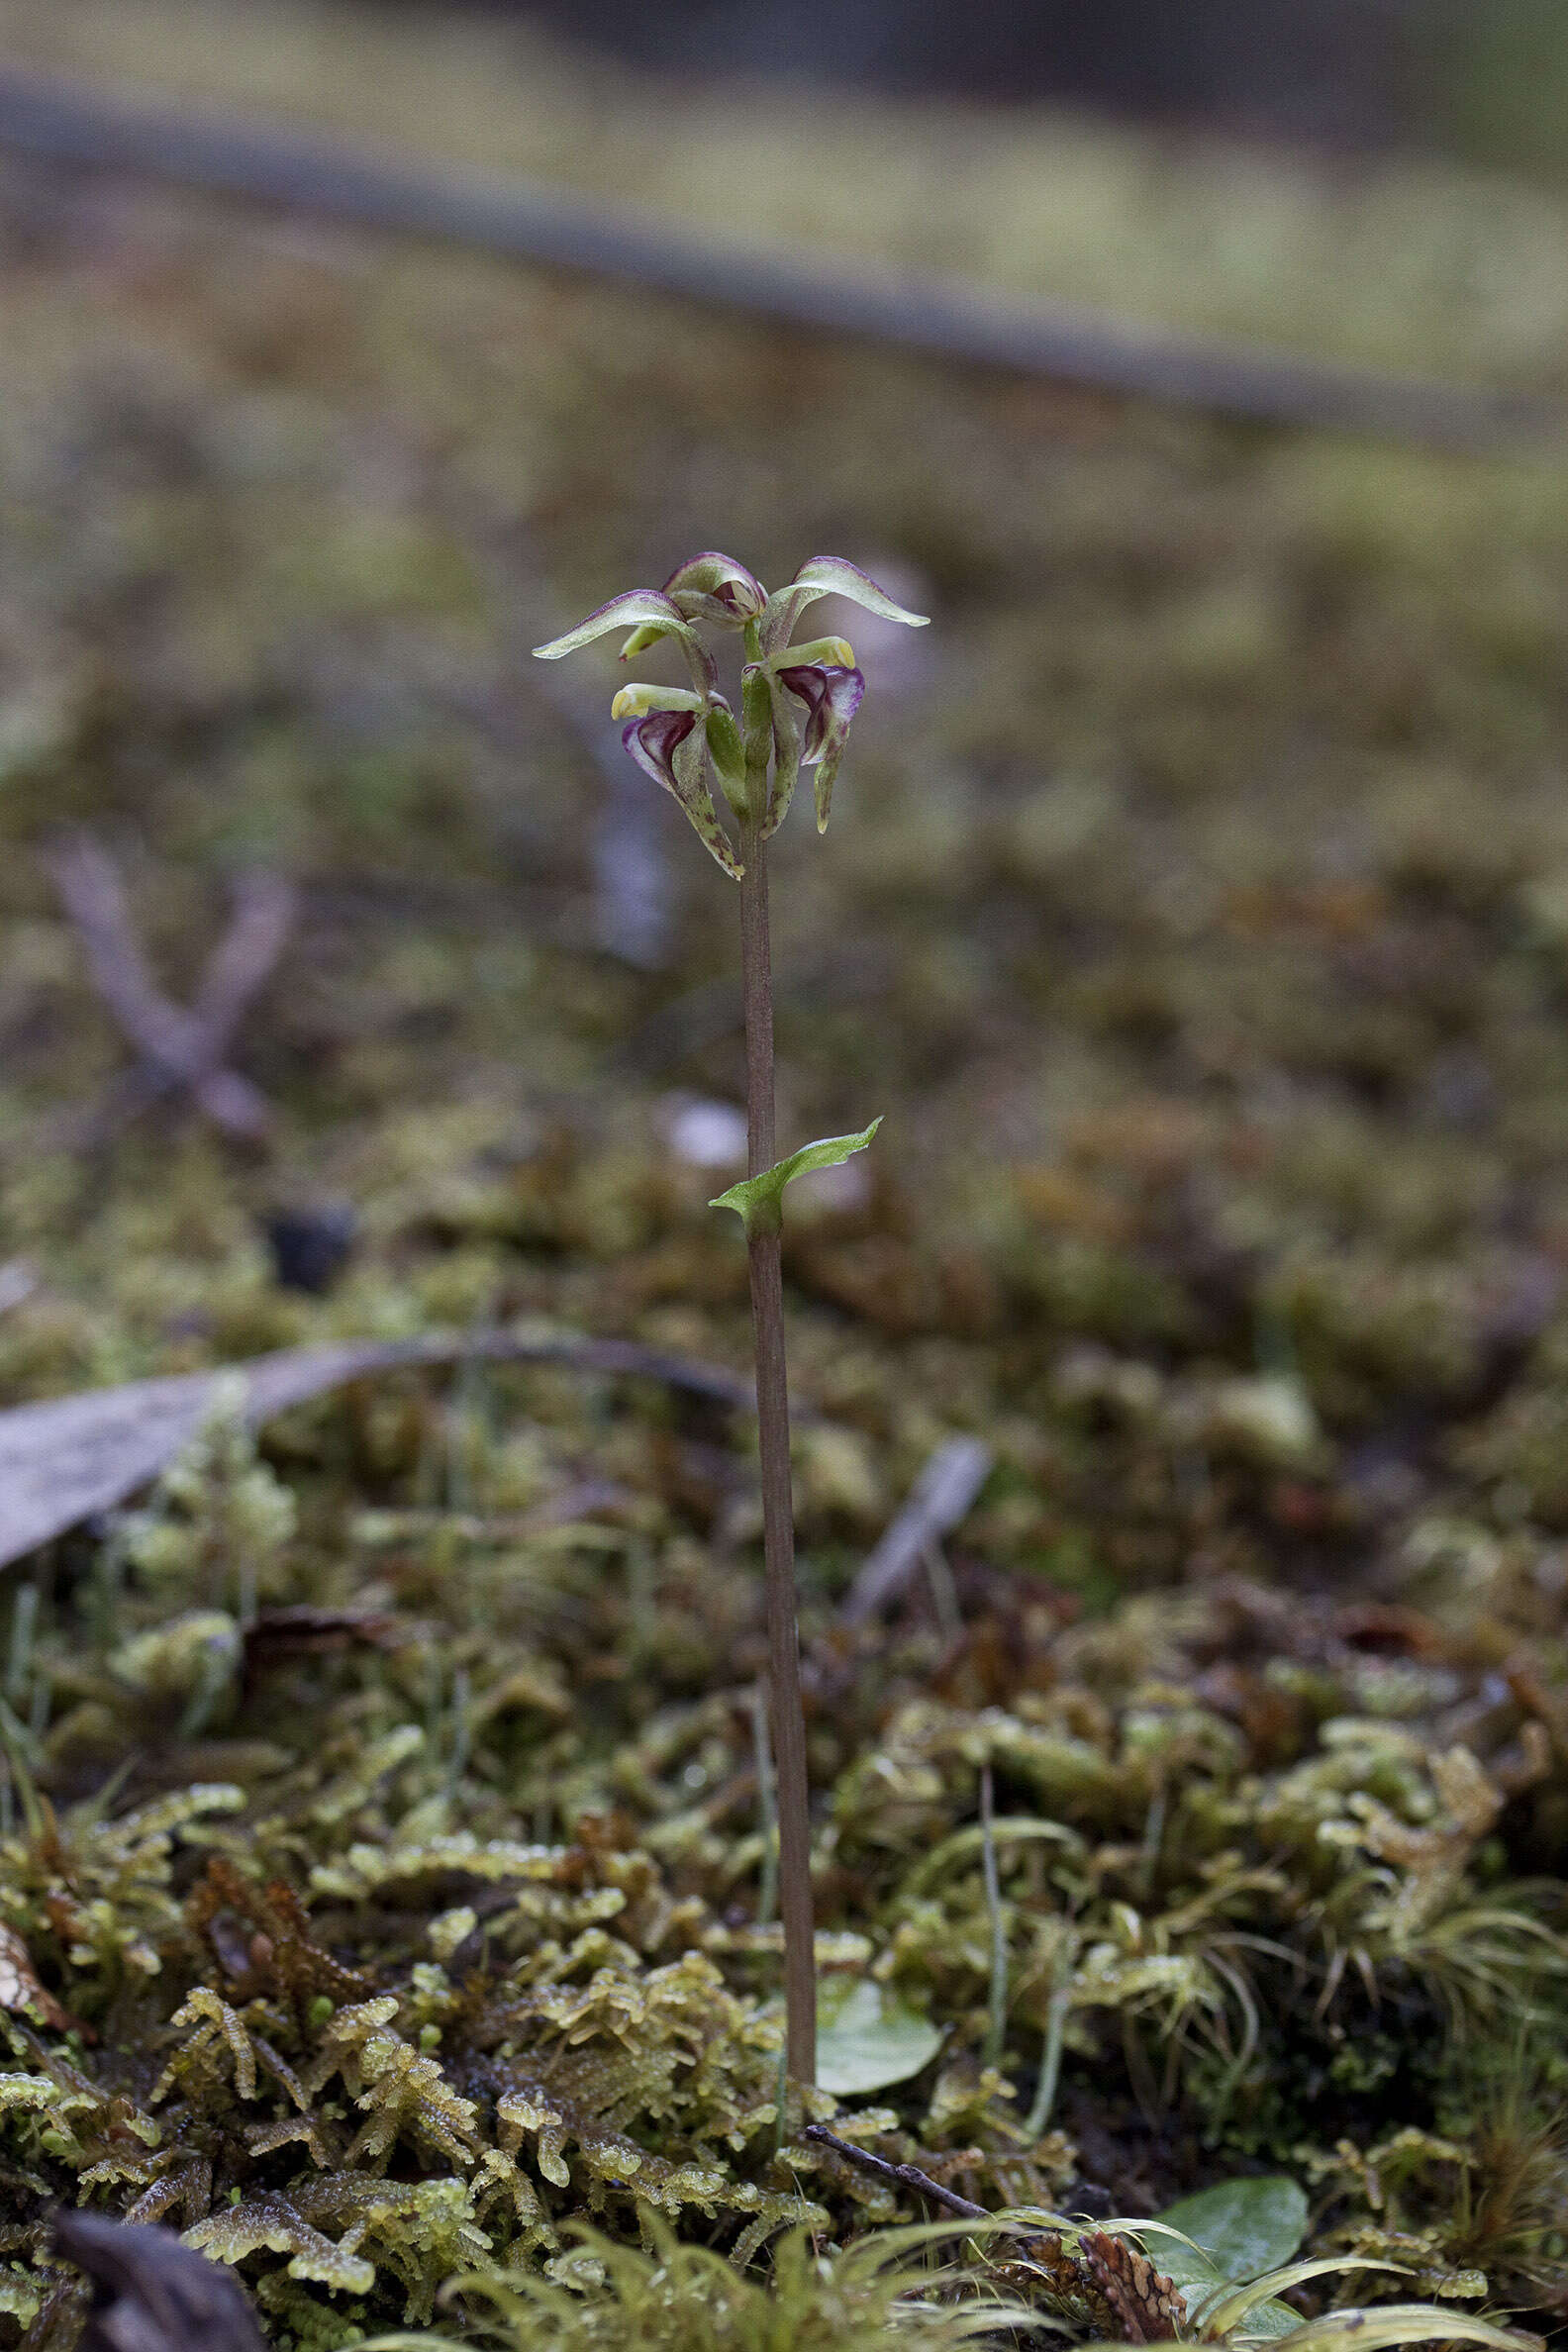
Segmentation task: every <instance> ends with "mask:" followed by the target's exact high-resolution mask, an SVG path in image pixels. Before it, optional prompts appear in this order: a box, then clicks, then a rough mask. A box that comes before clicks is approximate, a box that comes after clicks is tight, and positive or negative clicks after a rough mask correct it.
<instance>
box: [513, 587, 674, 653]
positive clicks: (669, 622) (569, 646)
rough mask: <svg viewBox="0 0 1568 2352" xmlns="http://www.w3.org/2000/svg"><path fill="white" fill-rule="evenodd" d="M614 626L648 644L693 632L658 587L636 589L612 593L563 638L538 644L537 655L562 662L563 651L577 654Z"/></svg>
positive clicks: (535, 651)
mask: <svg viewBox="0 0 1568 2352" xmlns="http://www.w3.org/2000/svg"><path fill="white" fill-rule="evenodd" d="M614 629H633V630H635V632H636V634H637V636H638V637H643V641H644V642H645V643H652V641H653V640H654V638H656V637H691V636H692V635H693V631H692V628H691V624H690V623H689V622H688V621H687V619H686V616H685V614H684V613H683V612H682V611H681V610H680V607H679V606H678V605H676V604H674V603H672V602H671V600H670V598H669V597H667V596H665V595H663V594H662V593H661V592H660V591H659V590H658V589H657V588H632V589H629V590H628V591H627V593H626V594H625V595H624V596H612V597H611V599H610V601H609V603H608V604H602V605H600V606H598V607H597V608H596V610H595V611H593V612H591V613H590V614H589V616H588V618H587V620H586V621H579V622H578V624H577V626H576V628H575V629H568V630H567V631H566V633H565V635H564V636H563V637H551V638H550V640H549V643H548V644H547V645H536V646H535V648H534V658H535V660H536V661H559V660H560V658H561V656H562V655H563V654H565V653H575V652H576V651H577V649H578V647H579V646H580V645H590V644H592V642H593V640H594V638H595V637H608V636H609V634H610V632H611V631H612V630H614ZM644 633H646V634H645V636H644Z"/></svg>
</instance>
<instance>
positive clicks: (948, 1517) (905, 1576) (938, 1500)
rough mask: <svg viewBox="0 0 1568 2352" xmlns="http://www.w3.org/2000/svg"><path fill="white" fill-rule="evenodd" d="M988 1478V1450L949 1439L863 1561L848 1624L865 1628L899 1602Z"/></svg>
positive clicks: (970, 1440)
mask: <svg viewBox="0 0 1568 2352" xmlns="http://www.w3.org/2000/svg"><path fill="white" fill-rule="evenodd" d="M990 1475H991V1449H990V1447H989V1446H986V1445H982V1443H981V1442H980V1439H979V1438H978V1437H951V1438H949V1439H948V1441H947V1443H946V1444H945V1445H938V1447H937V1448H936V1451H935V1452H934V1453H933V1454H932V1455H931V1459H930V1461H929V1462H928V1463H927V1464H926V1467H925V1468H924V1470H922V1472H921V1474H920V1476H919V1478H918V1479H917V1480H916V1481H915V1485H914V1488H913V1490H912V1491H911V1494H910V1499H909V1501H908V1502H907V1503H906V1504H905V1506H904V1508H903V1510H902V1511H901V1512H900V1513H899V1515H898V1517H897V1519H895V1520H894V1521H893V1524H892V1525H891V1526H890V1527H889V1528H888V1530H887V1532H886V1534H885V1535H884V1536H883V1537H882V1540H881V1542H880V1543H879V1544H878V1545H877V1546H876V1549H875V1550H874V1551H872V1552H870V1553H869V1554H868V1555H867V1557H866V1558H865V1559H864V1560H863V1561H862V1562H861V1564H860V1568H859V1571H858V1573H857V1574H856V1576H855V1580H854V1582H853V1584H852V1585H851V1586H850V1587H849V1592H848V1595H847V1597H846V1599H845V1601H844V1605H843V1610H842V1617H843V1621H844V1623H845V1624H846V1625H863V1624H865V1623H866V1621H867V1619H868V1618H870V1617H875V1616H876V1614H877V1612H878V1610H881V1609H886V1608H887V1607H888V1605H889V1604H890V1603H891V1602H893V1601H895V1600H897V1599H898V1597H899V1595H900V1594H901V1593H902V1592H903V1590H904V1588H905V1586H906V1585H907V1584H909V1582H910V1581H911V1579H912V1578H913V1576H914V1575H915V1572H916V1570H917V1569H918V1568H920V1567H921V1566H922V1564H923V1563H924V1562H925V1560H926V1558H927V1556H928V1554H929V1553H930V1551H931V1547H932V1545H933V1544H939V1543H940V1542H941V1539H942V1537H943V1536H944V1535H947V1534H950V1533H951V1532H952V1529H953V1528H954V1527H956V1526H957V1524H958V1522H959V1520H960V1519H963V1518H964V1516H965V1515H966V1513H967V1512H968V1511H969V1509H970V1507H971V1506H972V1504H973V1503H974V1500H975V1497H976V1496H977V1495H978V1494H979V1492H980V1489H981V1488H982V1487H983V1486H984V1485H985V1482H986V1480H987V1479H988V1478H989V1477H990Z"/></svg>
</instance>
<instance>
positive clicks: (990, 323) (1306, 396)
mask: <svg viewBox="0 0 1568 2352" xmlns="http://www.w3.org/2000/svg"><path fill="white" fill-rule="evenodd" d="M0 145H3V146H6V147H11V148H12V149H13V150H15V151H17V152H19V153H24V154H30V155H37V156H41V157H44V158H45V159H47V160H48V161H50V162H54V163H66V164H75V165H79V166H82V167H85V168H88V169H95V170H107V171H122V172H124V171H130V172H138V173H143V174H146V175H147V176H148V177H151V178H155V179H159V180H164V181H172V182H174V183H175V184H177V185H179V186H183V187H195V188H201V189H204V190H207V191H209V192H211V193H214V194H219V195H227V196H236V197H240V198H243V199H245V200H246V201H248V202H251V203H259V204H268V205H282V206H285V207H288V208H290V209H296V210H302V211H308V212H316V213H321V214H326V215H329V216H330V217H332V218H334V219H337V220H342V221H352V222H354V223H356V224H357V225H359V226H361V227H364V228H369V229H376V230H390V231H401V232H405V233H407V234H409V235H412V236H416V237H426V238H436V239H440V240H442V241H446V242H451V243H455V244H460V245H474V246H478V247H481V248H484V249H487V250H489V251H491V252H499V253H505V254H510V255H513V256H515V257H516V258H517V259H519V260H526V261H532V262H535V263H539V264H541V265H543V266H544V267H546V268H554V269H569V270H584V271H589V272H592V273H593V274H595V275H597V276H602V277H609V278H618V279H622V280H624V281H627V282H629V283H631V284H633V285H636V286H638V287H643V288H650V289H652V290H654V291H656V292H659V293H663V294H673V295H677V296H683V297H688V298H690V299H692V300H694V301H697V302H705V303H717V304H721V305H723V306H725V307H728V308H733V309H736V310H742V311H750V312H753V313H755V314H756V315H758V316H759V317H763V318H771V319H783V320H787V321H789V322H790V323H791V324H792V325H795V326H798V327H805V328H808V329H815V330H819V331H821V332H823V333H826V334H831V335H849V336H853V337H856V338H857V339H860V340H865V341H870V342H873V343H894V344H900V345H903V346H905V347H906V348H908V349H912V350H920V351H934V352H938V353H940V354H942V355H944V356H946V357H950V358H955V359H960V360H967V361H970V362H973V363H976V364H979V365H982V366H992V367H1002V368H1009V369H1014V370H1018V371H1020V372H1022V373H1025V374H1029V375H1041V376H1046V377H1049V378H1052V379H1054V380H1056V381H1058V382H1061V383H1072V384H1084V385H1088V386H1091V387H1093V388H1095V389H1098V390H1102V391H1109V392H1123V393H1127V394H1131V395H1133V396H1136V397H1139V398H1144V399H1150V400H1161V401H1173V402H1176V403H1178V404H1181V405H1185V406H1189V407H1196V408H1204V409H1211V410H1213V411H1215V412H1216V413H1217V414H1219V415H1222V416H1233V417H1244V418H1249V419H1256V420H1261V421H1263V422H1265V423H1270V424H1278V425H1294V426H1304V427H1308V428H1312V429H1316V430H1326V431H1330V432H1345V433H1364V434H1372V435H1378V436H1385V437H1387V438H1390V439H1394V440H1401V441H1421V442H1431V443H1434V444H1437V445H1440V446H1448V447H1455V448H1478V449H1484V448H1492V447H1495V446H1497V445H1498V444H1500V443H1507V442H1512V441H1539V440H1546V439H1550V438H1556V437H1560V436H1561V435H1562V434H1563V431H1564V426H1565V422H1568V419H1565V414H1564V411H1563V409H1562V407H1561V406H1560V404H1559V403H1557V402H1556V401H1554V400H1549V399H1543V398H1538V397H1535V396H1532V395H1530V394H1527V393H1514V392H1503V391H1493V390H1489V389H1486V388H1484V387H1481V386H1468V385H1454V384H1442V383H1433V382H1430V381H1422V380H1419V379H1411V378H1401V377H1395V376H1387V375H1382V374H1379V373H1377V372H1375V371H1373V370H1369V369H1365V368H1358V367H1353V366H1349V365H1343V364H1338V363H1335V362H1333V361H1331V360H1315V359H1310V358H1301V357H1298V356H1296V355H1295V354H1294V353H1291V352H1288V351H1281V350H1274V349H1268V348H1263V347H1249V346H1243V345H1237V344H1230V343H1224V342H1221V341H1218V340H1213V339H1210V338H1207V337H1203V336H1195V335H1182V334H1177V333H1174V332H1171V331H1169V330H1166V329H1163V328H1159V327H1149V326H1144V325H1141V324H1139V323H1138V322H1136V321H1133V320H1130V319H1124V318H1116V317H1110V316H1107V315H1106V314H1104V313H1102V312H1097V311H1092V310H1088V309H1085V308H1081V307H1079V306H1076V305H1072V304H1067V303H1050V302H1044V301H1040V300H1037V299H1027V298H1020V297H1018V296H1010V295H1007V294H1003V293H996V292H992V291H990V290H988V289H986V288H984V287H981V286H973V285H966V284H964V283H962V282H961V281H958V280H949V279H944V278H940V277H935V276H929V275H922V274H919V273H916V272H913V271H902V272H900V273H898V274H897V275H896V276H895V275H893V274H892V273H881V272H875V271H870V270H854V269H833V268H825V267H822V266H821V265H817V264H813V263H809V262H807V261H805V260H803V259H801V258H799V257H797V256H796V255H795V254H794V253H792V252H791V251H789V250H787V249H782V250H775V251H750V250H744V249H740V248H737V247H735V246H726V245H717V244H714V243H712V242H711V241H709V240H706V239H704V238H701V237H699V236H692V235H689V234H687V233H686V232H685V231H684V230H681V229H673V228H670V227H667V226H666V225H665V224H664V223H663V222H661V221H660V220H658V219H657V218H656V216H654V215H651V214H649V213H646V212H639V211H635V210H633V209H632V208H630V207H625V208H621V207H610V206H607V205H600V204H595V203H592V202H590V201H588V200H586V199H584V198H582V197H576V196H569V195H562V194H561V193H559V192H558V191H557V190H554V189H551V188H546V187H542V186H540V185H539V184H538V183H537V182H535V181H532V180H527V179H523V178H520V177H518V176H515V175H513V174H509V173H504V172H495V171H476V170H471V169H463V168H459V167H458V166H456V165H450V164H448V165H441V164H436V163H425V162H417V163H409V162H404V161H400V160H398V159H396V158H394V157H391V156H387V157H383V156H379V155H377V154H374V153H372V152H370V151H367V150H362V149H358V148H356V147H351V146H348V145H346V144H345V143H343V142H341V141H338V140H327V139H323V138H321V137H319V136H311V135H307V134H305V133H302V132H300V131H297V130H295V129H293V128H292V126H289V125H287V124H281V123H264V122H261V121H259V120H257V119H255V118H253V117H252V118H239V117H234V116H230V117H227V118H226V117H224V116H222V115H219V114H208V115H205V116H203V115H200V114H193V113H192V112H191V110H190V109H189V108H188V107H186V106H184V105H178V106H176V105H172V104H170V103H169V102H167V101H166V100H164V101H160V100H159V99H157V98H156V97H155V96H153V95H150V94H147V93H145V92H142V93H138V94H136V95H135V96H132V95H129V94H127V93H124V92H122V93H120V94H116V95H111V94H109V93H106V92H104V91H102V90H99V89H95V88H92V87H90V86H88V85H86V84H81V83H76V82H73V81H67V80H64V79H61V78H57V77H54V76H50V75H45V74H40V73H36V72H32V71H27V70H24V69H22V68H20V67H17V66H14V65H10V66H6V67H5V68H4V69H3V70H0Z"/></svg>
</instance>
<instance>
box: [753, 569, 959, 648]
mask: <svg viewBox="0 0 1568 2352" xmlns="http://www.w3.org/2000/svg"><path fill="white" fill-rule="evenodd" d="M820 596H846V597H847V598H848V599H849V601H850V603H851V604H857V605H862V606H863V607H864V608H865V610H866V611H867V612H868V613H875V614H876V615H877V617H878V619H879V620H882V621H901V622H902V623H903V625H904V627H905V628H906V629H926V628H928V627H929V626H930V615H929V614H926V613H910V612H906V611H905V609H904V607H903V606H902V605H901V604H895V603H894V601H893V599H892V597H891V596H889V594H888V592H887V590H886V589H885V588H879V587H878V586H877V584H876V582H875V580H873V579H871V578H869V577H868V576H867V574H866V573H865V572H863V571H862V570H861V569H860V566H859V565H858V564H857V563H846V562H845V561H844V559H843V557H842V556H841V555H814V556H813V557H812V559H811V561H810V562H809V563H803V564H802V565H801V567H800V570H799V571H798V572H797V573H796V574H795V577H794V579H793V580H791V581H790V583H789V585H788V587H786V588H779V589H776V590H775V592H774V593H773V595H771V596H770V597H769V598H768V601H767V611H766V612H765V613H764V614H763V616H762V643H763V647H764V649H765V650H766V651H767V652H769V653H776V652H777V651H778V650H779V648H780V647H781V646H784V645H787V644H788V643H789V641H790V638H791V637H793V636H794V634H795V627H796V624H797V623H798V621H799V620H800V617H801V615H802V613H804V612H805V610H806V608H807V606H808V605H812V604H815V603H816V602H817V599H818V598H819V597H820Z"/></svg>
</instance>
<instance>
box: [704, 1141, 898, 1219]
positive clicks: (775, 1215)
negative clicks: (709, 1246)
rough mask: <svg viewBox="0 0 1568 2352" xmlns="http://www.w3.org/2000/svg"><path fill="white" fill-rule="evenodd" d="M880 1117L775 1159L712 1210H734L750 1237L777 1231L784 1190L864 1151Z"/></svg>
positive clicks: (733, 1187) (712, 1204)
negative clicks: (855, 1131) (799, 1178)
mask: <svg viewBox="0 0 1568 2352" xmlns="http://www.w3.org/2000/svg"><path fill="white" fill-rule="evenodd" d="M881 1125H882V1121H881V1119H880V1117H878V1118H876V1119H873V1120H872V1122H871V1125H870V1126H869V1127H862V1128H861V1130H860V1132H859V1134H858V1135H824V1136H823V1137H822V1139H821V1141H820V1142H816V1143H803V1144H802V1145H801V1147H800V1149H799V1151H792V1152H791V1153H790V1155H789V1157H788V1159H781V1160H775V1161H774V1163H773V1165H772V1167H771V1168H764V1169H763V1171H762V1173H761V1175H760V1176H745V1177H742V1178H741V1180H740V1182H739V1183H738V1184H732V1185H731V1187H730V1190H729V1191H728V1192H722V1193H721V1194H720V1195H719V1198H718V1199H717V1200H716V1201H710V1202H709V1204H708V1206H709V1208H710V1209H733V1210H734V1211H735V1215H736V1217H738V1218H739V1220H740V1222H741V1224H742V1225H744V1226H745V1229H746V1232H747V1234H751V1233H754V1232H763V1233H766V1232H777V1230H778V1228H779V1225H780V1222H781V1220H782V1214H783V1211H782V1202H783V1197H784V1187H785V1185H786V1184H792V1183H793V1182H794V1180H795V1178H796V1177H797V1176H809V1175H811V1173H812V1172H813V1170H814V1169H817V1168H836V1167H838V1166H840V1165H841V1164H842V1162H843V1161H844V1160H846V1159H851V1158H852V1157H853V1156H854V1154H855V1153H856V1152H857V1151H864V1149H865V1147H866V1145H867V1144H868V1143H869V1142H870V1140H871V1138H872V1136H873V1135H874V1134H875V1133H876V1131H877V1128H878V1127H880V1126H881Z"/></svg>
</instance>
